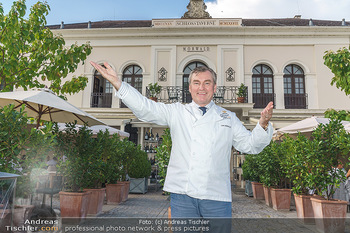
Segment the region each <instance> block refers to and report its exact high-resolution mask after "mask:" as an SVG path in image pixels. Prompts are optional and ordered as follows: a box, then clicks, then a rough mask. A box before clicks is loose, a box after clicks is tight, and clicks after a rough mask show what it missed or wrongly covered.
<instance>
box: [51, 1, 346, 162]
mask: <svg viewBox="0 0 350 233" xmlns="http://www.w3.org/2000/svg"><path fill="white" fill-rule="evenodd" d="M193 2H198V1H191V2H190V4H189V6H190V5H191V3H193ZM203 4H204V3H203ZM188 8H189V11H188V12H186V13H185V14H184V17H183V18H181V19H153V20H142V21H140V20H135V21H133V20H130V21H101V22H87V23H79V24H67V25H63V24H62V25H53V26H49V27H50V28H51V30H52V31H53V32H54V33H56V34H60V35H62V36H63V37H64V39H65V41H66V43H67V44H73V43H76V42H77V43H78V44H80V43H85V42H87V41H89V42H90V43H91V45H92V47H93V50H92V53H91V55H90V56H89V57H88V59H87V60H88V61H90V60H92V61H95V62H97V63H100V64H103V63H104V62H107V63H108V64H110V65H111V66H112V67H113V68H114V69H115V70H116V71H117V73H118V75H119V77H122V79H123V80H124V81H126V82H128V83H130V84H131V85H132V86H134V87H135V88H136V89H137V90H139V91H140V92H141V93H142V94H143V95H145V96H148V95H149V93H148V84H150V83H156V82H157V83H158V84H159V85H160V86H161V87H162V91H161V93H160V94H159V95H158V96H157V97H158V101H159V102H165V103H172V102H182V103H188V102H190V101H191V96H190V94H189V92H188V77H189V73H190V71H191V70H192V69H194V68H195V67H197V66H201V65H204V66H208V67H210V68H212V69H213V70H214V71H215V72H216V73H217V75H218V82H217V86H218V88H217V92H216V93H215V96H214V101H215V102H216V103H217V104H219V105H221V106H223V107H225V108H227V109H229V110H231V111H234V112H236V114H237V116H238V117H239V118H240V119H241V121H242V122H244V124H245V125H246V127H247V128H249V129H251V128H253V127H254V126H255V125H256V122H257V121H258V119H259V117H260V111H261V110H262V109H263V108H264V107H265V106H266V104H267V103H268V102H269V101H274V104H275V110H274V115H273V118H272V122H273V125H274V127H275V128H281V127H283V126H286V125H288V124H290V123H293V122H295V121H298V120H301V119H304V118H306V117H310V116H323V113H324V111H325V110H327V109H328V108H334V109H347V110H349V109H350V100H349V97H347V96H346V95H345V94H344V93H343V92H342V91H340V90H339V89H337V88H336V87H334V86H331V85H330V83H331V78H332V77H333V75H332V73H331V72H330V70H329V69H328V68H327V67H326V66H325V65H324V64H323V63H324V60H323V55H324V53H325V51H327V50H333V51H336V50H338V49H339V48H342V47H348V46H349V44H350V24H349V22H346V21H345V20H342V21H326V20H311V19H310V20H309V19H302V18H301V17H300V16H296V17H294V18H285V19H240V18H229V19H213V18H211V17H210V16H209V14H203V11H205V5H203V7H202V8H200V7H199V8H200V9H195V7H193V8H192V9H191V7H188ZM197 8H198V7H197ZM195 10H198V11H202V14H197V13H196V12H193V11H195ZM191 11H192V12H191ZM81 74H83V75H85V76H87V77H88V79H89V82H88V85H87V87H86V88H85V90H84V91H82V92H80V93H78V94H75V95H73V96H69V97H68V101H69V102H70V103H72V104H73V105H75V106H77V107H79V108H81V109H83V110H85V111H86V112H88V113H90V114H92V115H93V116H95V117H97V118H98V119H100V120H102V121H103V122H105V123H106V124H108V125H110V126H113V127H116V128H119V129H122V130H126V131H128V132H131V135H132V137H133V138H132V140H134V141H135V142H137V143H139V144H141V145H142V146H143V147H145V149H146V147H147V148H148V149H149V148H150V146H151V145H152V148H154V147H156V146H157V142H156V141H155V142H154V143H149V142H150V141H147V142H146V141H145V140H144V138H145V135H146V134H147V135H148V136H149V134H150V132H151V131H152V134H153V135H156V134H157V133H158V134H159V135H161V134H162V131H163V128H159V127H158V126H156V125H153V124H149V123H146V122H140V121H139V120H138V119H136V117H135V116H134V115H133V114H132V112H131V111H130V110H129V109H128V108H126V106H124V105H123V104H122V103H121V101H120V100H119V99H118V98H117V97H116V96H115V90H114V88H112V86H111V85H110V83H108V82H107V81H105V80H104V79H103V78H102V77H101V75H100V74H99V73H97V72H96V70H94V68H93V67H92V66H91V65H90V64H89V62H86V63H84V64H81V65H80V66H79V68H78V69H77V70H76V72H75V74H72V76H73V75H81ZM242 83H243V84H244V85H245V86H247V87H248V91H247V97H246V98H245V101H244V103H238V101H237V99H238V98H237V97H238V87H239V86H240V85H241V84H242ZM237 159H239V157H237V158H236V160H235V161H234V163H235V164H236V165H232V166H233V167H236V166H238V164H239V163H241V162H242V161H238V160H237Z"/></svg>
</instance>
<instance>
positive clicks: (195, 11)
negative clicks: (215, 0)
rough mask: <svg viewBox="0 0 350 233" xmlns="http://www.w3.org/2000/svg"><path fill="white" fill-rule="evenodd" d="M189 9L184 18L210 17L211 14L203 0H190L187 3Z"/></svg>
mask: <svg viewBox="0 0 350 233" xmlns="http://www.w3.org/2000/svg"><path fill="white" fill-rule="evenodd" d="M187 9H188V11H187V12H186V13H185V14H184V15H183V16H182V18H183V19H210V18H211V16H210V15H209V13H208V12H206V11H205V10H206V9H207V6H206V5H205V3H204V1H203V0H190V3H189V4H188V5H187Z"/></svg>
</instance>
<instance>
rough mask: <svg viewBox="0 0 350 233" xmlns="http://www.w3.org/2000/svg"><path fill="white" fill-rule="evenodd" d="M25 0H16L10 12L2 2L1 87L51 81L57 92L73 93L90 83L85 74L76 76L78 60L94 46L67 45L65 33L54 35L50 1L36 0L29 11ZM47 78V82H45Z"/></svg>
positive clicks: (40, 86) (16, 86)
mask: <svg viewBox="0 0 350 233" xmlns="http://www.w3.org/2000/svg"><path fill="white" fill-rule="evenodd" d="M25 3H26V1H25V0H17V1H15V2H14V3H13V5H12V8H11V10H10V11H9V13H8V14H7V15H5V14H4V13H3V8H2V7H1V5H0V60H1V63H0V83H1V85H2V91H4V92H6V91H11V90H12V89H13V88H18V87H23V88H24V89H25V90H27V89H29V88H43V87H45V85H49V86H48V88H50V89H51V90H52V91H53V92H55V93H56V94H58V95H64V94H65V93H69V94H74V93H77V92H78V91H80V90H83V89H84V88H85V87H86V85H87V80H88V79H87V78H86V77H84V76H79V77H73V78H72V79H71V80H67V81H65V82H64V79H65V78H66V77H67V75H68V74H69V73H72V72H74V71H75V70H76V69H77V67H78V65H79V63H81V62H83V61H84V60H85V59H86V58H87V56H88V55H89V54H90V53H91V50H92V48H91V46H90V45H89V44H88V43H87V44H83V45H81V46H78V45H77V44H73V45H71V46H69V47H67V46H66V45H65V41H64V39H63V37H62V36H56V35H54V34H53V33H52V32H51V30H50V29H49V28H47V27H45V25H46V16H47V14H48V12H49V10H50V7H49V5H48V4H47V3H46V2H44V3H42V2H37V3H36V4H35V5H33V6H32V7H31V9H30V13H29V17H28V18H25V15H26V11H27V8H26V4H25ZM44 82H45V84H44Z"/></svg>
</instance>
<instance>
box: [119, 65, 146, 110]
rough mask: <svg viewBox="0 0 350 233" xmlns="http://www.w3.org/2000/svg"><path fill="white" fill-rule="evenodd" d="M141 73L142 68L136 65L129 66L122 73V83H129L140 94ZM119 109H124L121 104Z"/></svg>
mask: <svg viewBox="0 0 350 233" xmlns="http://www.w3.org/2000/svg"><path fill="white" fill-rule="evenodd" d="M142 72H143V71H142V68H141V67H140V66H138V65H130V66H128V67H126V68H125V69H124V71H123V81H124V82H127V83H129V84H130V85H131V86H133V87H134V88H135V89H136V90H138V91H139V92H140V93H142V78H143V75H142ZM121 107H122V108H126V106H125V105H124V104H123V103H121Z"/></svg>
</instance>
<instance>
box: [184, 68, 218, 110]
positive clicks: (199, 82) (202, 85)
mask: <svg viewBox="0 0 350 233" xmlns="http://www.w3.org/2000/svg"><path fill="white" fill-rule="evenodd" d="M189 90H190V93H191V96H192V99H193V101H194V102H195V103H196V104H198V105H199V106H201V107H204V106H206V105H207V104H209V103H210V101H211V100H212V99H213V95H214V93H215V92H216V84H214V80H213V78H212V76H211V73H210V72H209V71H206V72H201V73H197V74H193V76H192V78H191V83H190V84H189Z"/></svg>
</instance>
